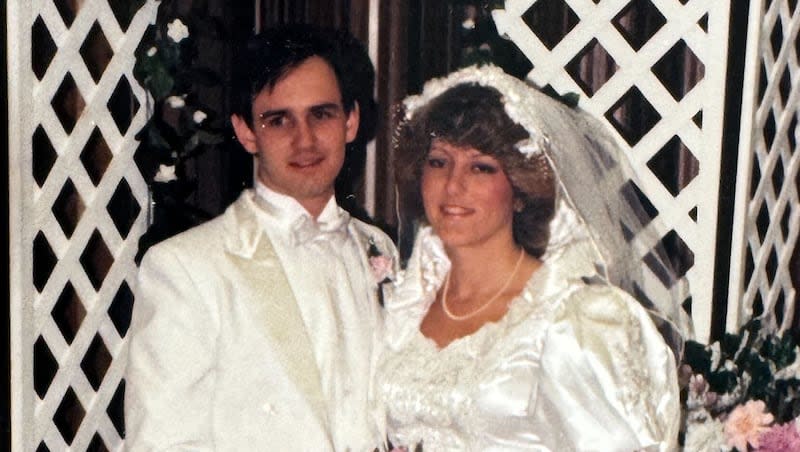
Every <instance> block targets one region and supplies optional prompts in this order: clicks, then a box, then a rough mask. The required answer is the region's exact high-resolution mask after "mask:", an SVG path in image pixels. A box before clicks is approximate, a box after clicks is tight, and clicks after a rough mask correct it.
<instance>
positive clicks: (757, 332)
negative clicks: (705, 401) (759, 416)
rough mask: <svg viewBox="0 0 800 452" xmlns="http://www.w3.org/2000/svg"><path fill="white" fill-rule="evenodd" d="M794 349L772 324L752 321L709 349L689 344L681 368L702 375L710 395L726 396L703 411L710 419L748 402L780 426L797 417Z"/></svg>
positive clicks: (799, 385) (791, 341) (799, 392)
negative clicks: (759, 404)
mask: <svg viewBox="0 0 800 452" xmlns="http://www.w3.org/2000/svg"><path fill="white" fill-rule="evenodd" d="M797 351H798V348H797V343H796V342H795V340H794V338H793V337H792V335H791V334H785V335H783V336H779V335H778V334H777V333H776V332H775V330H774V328H773V327H771V326H770V325H766V324H764V323H763V322H762V321H761V320H760V319H753V320H751V321H749V322H747V323H746V324H745V325H744V326H742V328H741V329H740V330H739V332H738V333H737V334H725V336H724V337H723V338H722V339H720V340H719V341H717V342H715V343H713V344H711V345H708V346H705V345H703V344H700V343H698V342H695V341H688V342H687V343H686V346H685V351H684V356H683V365H684V366H688V368H690V370H691V373H692V374H693V375H699V376H702V377H703V379H704V380H705V382H707V384H708V390H709V391H711V392H713V393H716V394H717V395H719V396H726V397H719V398H712V399H711V400H717V402H716V403H715V404H714V405H712V406H706V407H705V409H707V410H708V411H709V412H710V413H712V414H713V415H718V414H721V413H726V412H728V411H729V410H730V409H732V408H733V407H734V406H736V405H738V404H742V403H744V402H746V401H747V400H762V401H764V403H765V404H766V406H767V409H768V410H769V412H770V413H772V414H773V415H774V416H775V419H776V422H778V423H782V422H787V421H789V420H791V419H794V418H796V417H797V416H798V415H800V398H799V397H800V380H798V379H797V378H796V375H797V369H794V370H792V369H790V366H792V365H796V362H795V361H796V360H797ZM781 371H783V372H781ZM687 391H689V388H684V392H687ZM684 400H686V394H685V395H684ZM723 400H724V403H723Z"/></svg>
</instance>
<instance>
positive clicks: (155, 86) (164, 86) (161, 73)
mask: <svg viewBox="0 0 800 452" xmlns="http://www.w3.org/2000/svg"><path fill="white" fill-rule="evenodd" d="M144 84H145V86H146V87H147V89H148V90H149V91H150V94H152V95H153V98H154V99H156V101H160V100H162V99H164V98H166V97H167V96H169V95H170V94H171V93H172V87H173V86H175V80H174V79H173V78H172V75H171V74H170V73H169V72H168V71H167V70H166V68H165V67H164V66H157V67H155V68H154V70H153V71H152V72H150V74H149V76H148V77H147V78H146V79H145V80H144Z"/></svg>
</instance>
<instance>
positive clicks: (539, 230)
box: [395, 83, 556, 257]
mask: <svg viewBox="0 0 800 452" xmlns="http://www.w3.org/2000/svg"><path fill="white" fill-rule="evenodd" d="M528 138H530V135H529V133H528V132H527V131H526V130H525V128H523V127H522V126H520V125H519V124H516V123H515V122H513V121H512V120H511V118H509V117H508V115H507V114H506V112H505V109H504V108H503V99H502V95H501V94H500V92H498V91H497V90H496V89H494V88H489V87H484V86H480V85H477V84H471V83H465V84H460V85H456V86H454V87H452V88H450V89H448V90H447V91H445V92H444V93H442V94H441V95H440V96H438V97H436V98H435V99H433V100H431V101H430V102H429V103H428V104H426V105H425V106H424V107H421V108H419V109H418V110H416V111H414V114H413V117H412V118H411V119H409V120H407V121H404V122H403V123H401V125H400V127H399V128H398V130H397V133H396V135H395V148H396V154H395V179H396V181H397V187H398V188H397V189H398V203H399V204H398V207H399V211H400V213H401V222H407V221H410V222H412V223H416V222H419V221H423V222H427V219H426V218H425V210H424V208H423V203H422V193H421V192H420V185H421V178H422V168H423V165H424V162H425V160H426V158H427V155H428V151H429V150H430V147H431V143H432V142H433V140H434V139H441V140H443V141H445V142H447V143H449V144H451V145H454V146H458V147H471V148H474V149H477V150H479V151H480V152H482V153H484V154H487V155H490V156H492V157H494V158H495V159H497V161H498V162H500V164H501V166H502V168H503V171H504V172H505V174H506V176H507V177H508V179H509V182H510V183H511V187H512V188H513V190H514V206H515V209H514V219H513V225H512V227H513V233H514V240H515V241H516V243H517V244H519V245H521V246H522V247H523V248H525V250H526V251H527V252H528V253H529V254H531V255H533V256H536V257H539V256H541V255H542V254H543V253H544V251H545V249H546V247H547V242H548V239H549V236H550V232H549V223H550V220H551V219H552V218H553V214H554V211H555V196H556V195H555V193H556V190H555V181H554V177H553V170H552V168H551V167H550V164H549V163H548V161H547V158H546V157H545V156H544V155H543V154H542V153H538V154H535V155H533V156H530V157H528V156H526V155H525V154H523V153H521V152H519V150H518V149H517V147H516V146H517V144H518V143H520V142H521V141H524V140H527V139H528Z"/></svg>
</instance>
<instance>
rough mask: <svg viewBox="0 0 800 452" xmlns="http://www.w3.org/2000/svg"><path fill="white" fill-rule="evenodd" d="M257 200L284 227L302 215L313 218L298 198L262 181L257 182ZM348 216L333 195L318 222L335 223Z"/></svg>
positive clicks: (293, 222)
mask: <svg viewBox="0 0 800 452" xmlns="http://www.w3.org/2000/svg"><path fill="white" fill-rule="evenodd" d="M255 201H256V203H257V204H258V205H259V206H260V207H261V208H263V209H264V210H265V211H266V212H267V213H268V214H269V215H270V216H271V217H272V218H273V219H275V220H276V221H277V222H278V224H279V225H280V226H282V227H284V228H289V227H290V226H291V225H293V224H297V223H298V222H299V221H300V220H301V218H302V217H308V218H311V214H310V213H308V211H307V210H306V209H305V207H303V205H302V204H300V203H299V202H298V201H297V200H296V199H294V198H292V197H291V196H289V195H284V194H283V193H278V192H277V191H275V190H273V189H271V188H269V187H267V186H266V185H264V184H263V183H261V182H260V181H256V182H255ZM343 217H344V218H343ZM347 218H349V215H348V214H347V212H345V211H344V209H342V208H341V207H339V205H338V204H336V197H335V196H333V195H331V198H330V199H329V200H328V202H327V203H326V204H325V207H324V208H323V209H322V212H320V214H319V216H318V217H317V219H316V223H318V224H320V225H323V224H335V223H340V222H342V221H347Z"/></svg>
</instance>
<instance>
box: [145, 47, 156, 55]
mask: <svg viewBox="0 0 800 452" xmlns="http://www.w3.org/2000/svg"><path fill="white" fill-rule="evenodd" d="M156 52H158V49H156V48H155V47H150V48H149V49H147V56H149V57H151V56H153V55H155V54H156Z"/></svg>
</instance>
